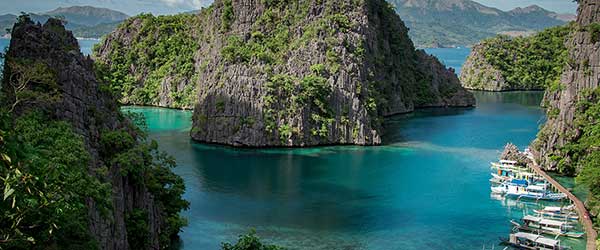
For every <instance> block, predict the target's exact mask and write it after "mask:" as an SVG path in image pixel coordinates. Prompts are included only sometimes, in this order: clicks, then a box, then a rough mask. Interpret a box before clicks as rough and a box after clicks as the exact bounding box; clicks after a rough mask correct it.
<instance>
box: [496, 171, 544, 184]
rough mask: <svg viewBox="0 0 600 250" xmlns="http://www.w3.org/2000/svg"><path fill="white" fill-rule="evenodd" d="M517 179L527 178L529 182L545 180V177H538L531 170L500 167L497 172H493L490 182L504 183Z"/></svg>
mask: <svg viewBox="0 0 600 250" xmlns="http://www.w3.org/2000/svg"><path fill="white" fill-rule="evenodd" d="M515 179H516V180H525V181H527V182H528V183H529V184H534V183H538V182H542V181H544V179H541V178H538V177H536V175H535V174H533V173H531V172H527V171H516V170H503V169H498V171H497V172H496V173H492V178H491V179H490V182H492V183H495V184H502V183H503V182H507V181H512V180H515Z"/></svg>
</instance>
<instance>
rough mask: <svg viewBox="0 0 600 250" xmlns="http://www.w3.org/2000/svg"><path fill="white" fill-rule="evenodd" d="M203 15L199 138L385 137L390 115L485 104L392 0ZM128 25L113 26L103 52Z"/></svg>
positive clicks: (273, 141) (218, 10) (365, 141)
mask: <svg viewBox="0 0 600 250" xmlns="http://www.w3.org/2000/svg"><path fill="white" fill-rule="evenodd" d="M228 13H232V14H231V15H229V14H228ZM195 18H197V19H198V20H197V23H198V24H199V27H198V28H197V29H195V30H201V32H198V33H199V34H197V38H196V39H197V40H198V51H197V53H196V54H195V58H194V61H195V71H196V72H195V74H196V75H197V76H198V79H197V80H196V81H189V83H186V84H195V87H196V89H197V96H198V98H197V104H196V105H195V108H194V117H193V129H192V131H191V136H192V138H194V139H195V140H197V141H201V142H208V143H218V144H227V145H234V146H250V147H264V146H314V145H328V144H358V145H377V144H380V143H381V135H382V133H383V126H382V123H383V117H384V116H389V115H394V114H399V113H405V112H411V111H413V110H414V109H415V108H419V107H446V106H473V105H474V104H475V99H474V97H473V96H472V94H470V93H469V92H467V91H466V90H464V89H463V88H462V87H461V86H460V83H459V81H458V79H457V77H456V75H455V74H454V72H453V71H451V70H448V69H446V68H445V67H444V66H443V65H442V64H441V63H440V62H439V61H438V60H437V59H435V58H434V57H431V56H428V55H426V54H425V53H424V52H422V51H416V50H415V48H414V46H413V44H412V42H411V41H410V39H409V38H408V36H407V28H406V27H405V26H404V24H403V22H402V21H401V20H400V18H399V17H398V16H397V15H396V14H395V13H394V10H393V9H392V8H391V7H390V6H389V5H388V4H387V3H386V2H385V1H383V0H364V1H350V2H346V1H344V2H342V3H340V2H337V1H331V0H327V1H312V0H304V1H293V2H288V1H258V0H234V1H228V0H223V1H219V0H217V1H215V3H214V4H213V6H212V7H210V8H209V9H205V10H203V11H202V12H201V13H200V14H199V15H197V16H196V17H195ZM133 22H135V21H133ZM126 34H127V32H125V31H124V30H118V31H116V32H115V33H113V34H112V35H111V36H109V38H108V39H107V42H106V43H105V44H104V45H103V46H102V48H104V49H101V50H100V51H99V54H98V57H99V58H101V59H102V58H107V57H106V55H108V54H110V53H111V50H110V46H111V45H110V44H111V43H114V42H116V41H115V40H117V41H118V42H120V43H121V44H127V42H126V41H128V40H131V38H130V37H128V36H127V35H126ZM111 41H112V42H111ZM257 47H258V48H260V49H256V48H257ZM246 50H250V51H252V52H251V53H250V55H246V54H244V53H246ZM107 63H109V64H110V63H111V62H110V61H107ZM130 68H132V69H136V68H139V67H137V66H136V65H131V67H130ZM165 79H166V78H165ZM169 79H174V78H173V77H171V78H169ZM186 80H187V79H186ZM142 84H143V83H142ZM171 85H173V84H171ZM175 85H177V84H175ZM166 88H168V86H165V85H162V87H161V88H160V89H166Z"/></svg>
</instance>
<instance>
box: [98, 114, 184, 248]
mask: <svg viewBox="0 0 600 250" xmlns="http://www.w3.org/2000/svg"><path fill="white" fill-rule="evenodd" d="M121 119H123V120H125V119H126V120H128V121H132V123H130V125H129V126H130V127H129V128H125V129H118V130H106V131H103V132H102V134H101V136H100V155H101V157H102V158H103V159H104V161H105V162H106V163H107V165H108V167H109V168H110V167H116V166H118V167H119V168H120V174H121V175H122V176H127V177H129V179H130V180H131V181H132V182H133V183H134V184H136V185H145V186H146V187H147V188H148V191H149V192H150V193H151V194H152V195H153V196H154V199H155V201H156V202H157V203H158V207H159V208H160V209H161V211H162V213H163V214H162V217H163V220H164V221H163V225H161V230H160V239H159V240H160V245H161V246H169V245H170V244H171V243H172V242H173V240H174V239H175V238H176V237H177V234H178V233H179V231H180V229H181V228H182V227H184V226H185V225H187V221H186V220H185V219H184V218H183V217H181V215H179V212H180V211H181V210H184V209H187V208H188V207H189V202H188V201H186V200H184V199H183V198H182V197H181V196H182V195H183V193H184V191H185V185H184V183H183V179H182V178H181V177H179V176H178V175H176V174H174V173H173V172H172V171H171V170H170V169H171V168H173V167H175V159H174V158H173V157H171V156H169V155H167V154H166V153H164V152H162V151H160V150H159V149H158V143H157V142H156V141H154V140H152V141H148V140H147V139H146V136H145V134H146V132H145V131H144V128H145V127H146V125H145V120H144V118H143V116H141V115H140V114H135V113H126V114H122V115H121ZM125 220H126V226H127V236H128V238H127V239H128V241H129V244H130V245H132V246H138V247H139V248H134V249H143V247H145V246H147V245H148V244H149V240H150V238H149V236H150V234H149V231H148V230H149V226H148V225H149V224H150V222H149V221H148V211H146V210H143V209H139V208H134V210H133V211H129V212H128V213H127V214H126V217H125Z"/></svg>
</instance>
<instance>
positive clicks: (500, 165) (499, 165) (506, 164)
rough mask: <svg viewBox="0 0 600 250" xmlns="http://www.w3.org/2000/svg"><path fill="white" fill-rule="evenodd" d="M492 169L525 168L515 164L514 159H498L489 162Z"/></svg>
mask: <svg viewBox="0 0 600 250" xmlns="http://www.w3.org/2000/svg"><path fill="white" fill-rule="evenodd" d="M490 164H491V165H492V169H505V170H527V168H525V167H522V166H517V162H516V161H509V160H500V162H490Z"/></svg>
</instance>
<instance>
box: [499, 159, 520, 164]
mask: <svg viewBox="0 0 600 250" xmlns="http://www.w3.org/2000/svg"><path fill="white" fill-rule="evenodd" d="M500 163H502V164H513V165H514V164H517V162H516V161H509V160H500Z"/></svg>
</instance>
